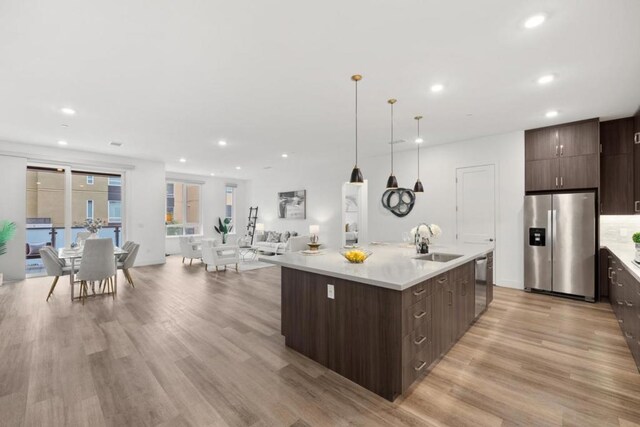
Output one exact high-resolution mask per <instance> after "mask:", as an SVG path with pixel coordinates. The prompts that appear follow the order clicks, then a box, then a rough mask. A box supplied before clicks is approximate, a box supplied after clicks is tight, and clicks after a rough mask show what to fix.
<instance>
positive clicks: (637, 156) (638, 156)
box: [633, 110, 640, 214]
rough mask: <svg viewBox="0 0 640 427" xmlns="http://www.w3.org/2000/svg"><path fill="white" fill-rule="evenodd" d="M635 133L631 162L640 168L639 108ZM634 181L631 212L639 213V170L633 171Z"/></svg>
mask: <svg viewBox="0 0 640 427" xmlns="http://www.w3.org/2000/svg"><path fill="white" fill-rule="evenodd" d="M634 130H635V134H634V135H633V142H634V149H633V152H634V155H633V164H634V165H635V168H636V169H638V168H640V110H638V112H637V113H636V116H635V129H634ZM633 182H634V198H633V212H634V213H636V214H640V170H638V171H637V172H635V176H634V178H633Z"/></svg>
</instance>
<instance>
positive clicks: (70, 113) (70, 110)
mask: <svg viewBox="0 0 640 427" xmlns="http://www.w3.org/2000/svg"><path fill="white" fill-rule="evenodd" d="M60 112H61V113H62V114H66V115H67V116H74V115H75V114H76V110H74V109H73V108H69V107H64V108H61V109H60Z"/></svg>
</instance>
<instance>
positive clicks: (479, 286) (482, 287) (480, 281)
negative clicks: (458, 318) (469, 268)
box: [475, 256, 488, 318]
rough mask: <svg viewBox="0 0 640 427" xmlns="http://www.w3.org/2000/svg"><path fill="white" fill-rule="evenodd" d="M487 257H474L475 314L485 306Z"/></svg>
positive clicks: (478, 313) (477, 314) (479, 312)
mask: <svg viewBox="0 0 640 427" xmlns="http://www.w3.org/2000/svg"><path fill="white" fill-rule="evenodd" d="M487 265H488V264H487V257H486V256H483V257H480V258H476V315H475V317H476V318H477V317H478V316H480V314H482V312H483V311H484V310H485V309H486V308H487Z"/></svg>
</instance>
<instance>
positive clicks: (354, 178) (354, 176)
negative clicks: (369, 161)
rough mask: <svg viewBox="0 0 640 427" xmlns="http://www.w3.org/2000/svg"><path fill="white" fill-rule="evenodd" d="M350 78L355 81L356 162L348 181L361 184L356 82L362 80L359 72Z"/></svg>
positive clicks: (362, 179)
mask: <svg viewBox="0 0 640 427" xmlns="http://www.w3.org/2000/svg"><path fill="white" fill-rule="evenodd" d="M351 80H353V81H354V82H355V83H356V164H355V166H354V167H353V170H352V171H351V180H349V182H350V183H351V184H362V183H363V182H364V178H363V177H362V172H361V171H360V168H359V167H358V82H359V81H360V80H362V76H361V75H360V74H355V75H353V76H351Z"/></svg>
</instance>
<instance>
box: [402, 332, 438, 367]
mask: <svg viewBox="0 0 640 427" xmlns="http://www.w3.org/2000/svg"><path fill="white" fill-rule="evenodd" d="M431 328H432V322H423V323H422V324H420V325H419V326H418V327H417V328H416V329H414V330H413V332H411V333H410V334H409V335H407V336H405V337H404V338H403V339H402V363H403V365H405V364H407V363H409V362H411V361H412V360H413V359H415V358H416V356H417V355H419V354H421V353H420V352H422V351H423V350H424V349H430V348H431V345H432V329H431ZM430 354H431V353H429V355H430Z"/></svg>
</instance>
